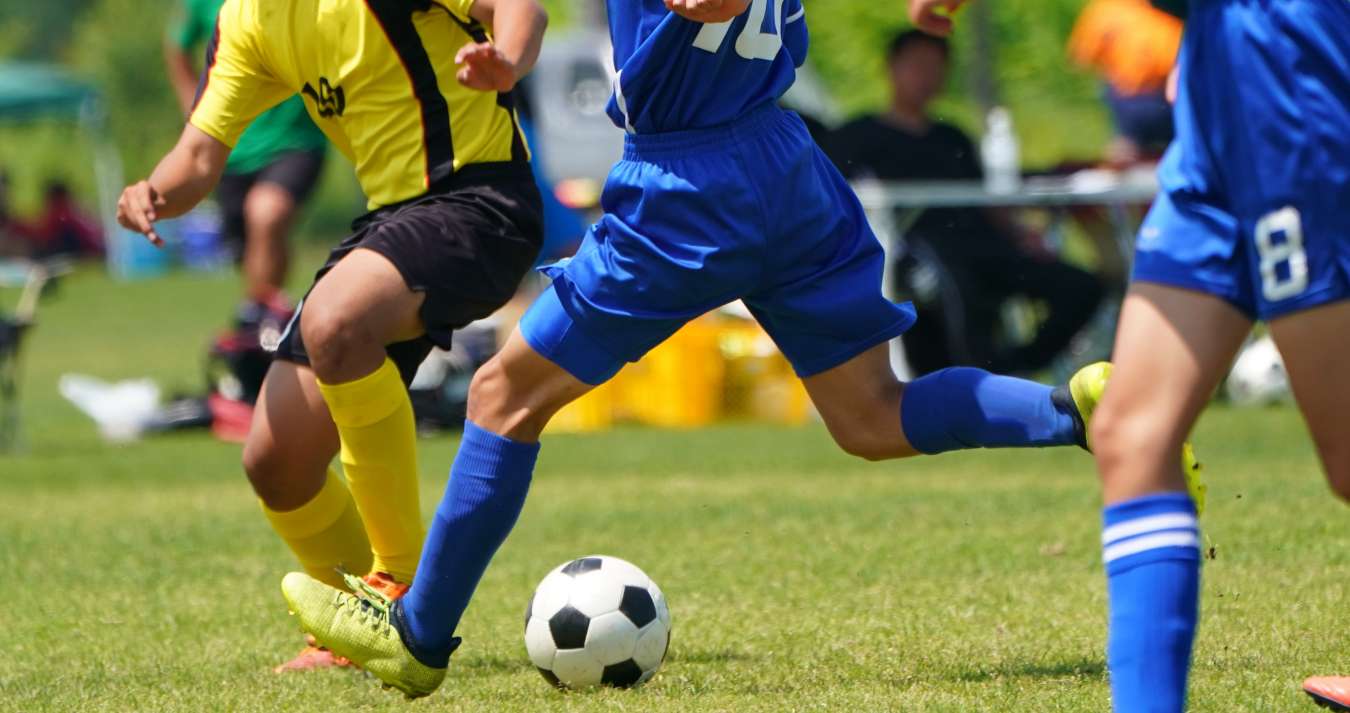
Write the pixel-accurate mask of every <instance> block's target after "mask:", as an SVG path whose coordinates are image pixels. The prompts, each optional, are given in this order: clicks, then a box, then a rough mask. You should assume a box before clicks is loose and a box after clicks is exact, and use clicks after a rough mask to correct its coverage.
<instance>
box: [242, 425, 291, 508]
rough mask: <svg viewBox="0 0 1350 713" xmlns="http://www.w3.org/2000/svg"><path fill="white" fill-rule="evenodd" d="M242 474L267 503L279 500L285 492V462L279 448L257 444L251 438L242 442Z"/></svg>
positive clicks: (270, 503) (259, 496)
mask: <svg viewBox="0 0 1350 713" xmlns="http://www.w3.org/2000/svg"><path fill="white" fill-rule="evenodd" d="M243 465H244V474H245V475H246V476H248V482H249V485H251V486H253V492H254V493H256V494H257V496H258V498H259V499H261V500H262V501H263V503H266V504H268V505H273V504H276V503H278V502H280V501H281V500H282V499H283V498H284V497H285V494H284V492H283V489H284V488H283V484H284V482H285V477H286V476H285V474H286V470H287V467H286V463H285V457H284V456H283V454H282V453H281V452H280V449H278V448H276V447H274V446H264V445H259V444H258V443H257V442H255V441H253V440H251V439H250V440H249V441H248V442H247V443H245V444H244V455H243Z"/></svg>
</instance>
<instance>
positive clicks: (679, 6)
mask: <svg viewBox="0 0 1350 713" xmlns="http://www.w3.org/2000/svg"><path fill="white" fill-rule="evenodd" d="M665 2H666V9H667V10H670V11H671V12H673V13H675V14H676V15H679V16H680V17H683V18H685V19H686V20H693V21H694V22H706V23H714V24H715V23H718V22H726V21H728V20H732V19H735V18H736V17H737V16H739V15H740V14H741V13H743V12H745V9H746V8H748V7H750V0H665Z"/></svg>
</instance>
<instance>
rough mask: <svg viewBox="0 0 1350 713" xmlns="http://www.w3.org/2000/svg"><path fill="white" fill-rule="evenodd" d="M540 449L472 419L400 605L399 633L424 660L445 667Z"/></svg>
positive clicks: (522, 499)
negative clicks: (467, 610)
mask: <svg viewBox="0 0 1350 713" xmlns="http://www.w3.org/2000/svg"><path fill="white" fill-rule="evenodd" d="M538 455H539V444H537V443H528V444H527V443H519V442H516V441H513V440H510V439H509V438H503V437H501V436H498V435H497V434H495V433H491V432H489V431H486V430H483V429H482V428H479V427H478V426H476V425H474V424H473V423H471V422H467V421H466V422H465V424H464V440H463V441H461V442H460V444H459V453H458V454H457V455H456V456H455V463H454V465H453V466H452V467H451V468H450V482H449V483H448V484H447V485H446V486H445V497H444V498H443V499H442V500H441V504H440V505H439V506H438V507H437V508H436V516H435V518H434V519H433V520H432V523H431V530H430V531H429V532H428V533H427V541H426V546H425V547H424V548H423V550H422V561H421V563H420V564H419V565H418V568H417V577H416V578H415V579H414V580H413V584H412V588H411V589H409V590H408V593H407V594H406V595H405V596H404V597H403V599H402V600H400V601H399V603H398V610H399V616H400V619H401V621H400V624H401V626H400V629H401V631H400V633H401V634H403V635H404V643H405V644H407V645H408V647H409V649H410V650H411V651H412V652H413V654H414V655H415V656H416V657H417V658H418V660H420V661H421V662H422V663H424V664H426V665H428V666H433V667H436V668H441V667H444V666H445V665H446V661H447V660H448V659H449V656H450V652H451V651H452V650H453V649H454V646H455V644H456V643H457V642H455V641H454V638H453V637H454V634H455V627H457V626H458V625H459V619H460V617H461V616H462V615H463V614H464V609H465V608H466V607H467V606H468V605H469V597H470V596H472V595H473V590H474V588H475V587H477V586H478V580H479V579H480V578H481V577H482V576H483V571H484V570H486V569H487V566H488V561H489V560H491V559H492V555H493V554H495V553H496V552H497V548H498V547H501V544H502V542H504V541H505V540H506V536H507V534H508V533H510V532H511V528H512V527H513V526H515V524H516V519H517V518H518V517H519V516H520V510H521V508H522V507H523V506H524V505H525V495H526V493H527V492H529V489H530V479H531V477H532V474H533V473H534V463H535V460H536V458H537V457H538ZM409 636H411V639H412V640H411V641H409V640H408V638H409Z"/></svg>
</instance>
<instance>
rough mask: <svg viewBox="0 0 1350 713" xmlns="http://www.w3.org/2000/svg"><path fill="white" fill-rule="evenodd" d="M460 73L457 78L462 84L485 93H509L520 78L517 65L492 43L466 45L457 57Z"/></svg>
mask: <svg viewBox="0 0 1350 713" xmlns="http://www.w3.org/2000/svg"><path fill="white" fill-rule="evenodd" d="M455 64H457V65H459V72H457V73H456V74H455V78H456V79H458V80H459V83H460V84H463V85H464V86H466V87H468V88H470V89H477V90H479V91H484V92H509V91H511V89H512V88H513V87H515V86H516V82H517V81H519V80H520V77H519V76H517V75H516V65H515V64H513V63H512V62H511V61H510V60H508V59H507V58H506V55H504V54H502V51H501V50H499V49H497V47H496V46H495V45H493V44H492V43H491V42H475V43H471V44H467V45H464V46H463V47H461V48H460V50H459V53H458V54H456V55H455Z"/></svg>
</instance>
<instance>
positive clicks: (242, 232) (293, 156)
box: [164, 0, 327, 334]
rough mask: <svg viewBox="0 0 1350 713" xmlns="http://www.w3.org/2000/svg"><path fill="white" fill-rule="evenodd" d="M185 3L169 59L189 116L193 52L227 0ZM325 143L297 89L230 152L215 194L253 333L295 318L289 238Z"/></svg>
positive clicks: (247, 329)
mask: <svg viewBox="0 0 1350 713" xmlns="http://www.w3.org/2000/svg"><path fill="white" fill-rule="evenodd" d="M182 3H183V4H182V6H181V7H180V12H179V16H178V18H177V19H176V20H175V21H174V22H173V23H172V24H171V25H170V27H169V31H168V35H167V37H166V38H165V46H164V60H165V65H166V66H167V69H168V74H169V80H170V81H171V82H172V84H173V89H174V92H175V94H177V96H178V103H179V105H180V106H181V107H182V109H183V113H184V114H185V115H187V114H191V113H192V108H193V106H194V105H195V103H196V97H197V93H198V91H199V77H200V76H203V75H200V73H199V69H198V66H197V63H196V62H195V61H194V57H195V56H197V53H198V52H199V51H201V49H202V47H204V46H206V45H207V41H208V40H209V39H210V38H211V36H212V33H213V32H215V28H216V15H217V14H218V13H219V12H220V6H221V5H223V4H224V0H182ZM210 61H211V60H210V58H209V57H208V59H207V62H208V63H209V62H210ZM316 101H317V99H316ZM326 148H327V139H325V138H324V135H323V133H322V132H320V131H319V129H318V128H317V127H315V126H314V122H313V121H311V120H310V118H309V115H308V114H307V113H306V112H305V105H304V102H303V101H302V100H301V98H300V96H299V95H296V96H292V97H290V98H289V99H287V100H286V101H284V102H282V103H281V104H279V105H277V106H276V107H275V108H273V109H271V110H269V111H267V112H265V113H263V114H262V115H261V116H259V117H258V118H257V120H255V121H254V122H253V123H252V124H251V125H250V126H249V128H248V130H247V131H246V132H244V135H243V137H242V138H241V139H240V140H239V144H238V146H236V147H235V149H234V151H233V152H232V153H231V154H230V158H229V162H228V163H227V164H226V165H225V175H224V176H222V177H221V179H220V184H219V186H218V187H217V188H216V200H217V201H218V202H219V203H220V209H221V214H222V221H223V225H222V229H223V231H224V237H225V239H226V240H227V241H228V242H229V243H230V244H231V247H232V248H233V250H234V251H235V254H236V256H237V258H238V259H239V261H240V265H241V269H242V272H243V277H244V301H243V302H242V304H241V305H240V307H239V312H238V314H237V317H236V322H237V323H236V327H237V329H238V331H239V332H240V333H241V334H243V333H247V334H252V333H254V332H256V331H258V330H259V329H260V325H262V324H264V323H277V322H279V323H282V324H284V323H285V322H286V321H287V320H289V318H290V312H291V303H290V300H289V299H288V298H287V297H286V295H285V292H284V291H283V290H284V288H285V284H286V274H287V270H288V268H289V266H290V249H289V246H288V245H287V238H288V236H289V233H290V231H291V228H292V227H293V226H294V223H295V218H296V215H297V214H298V212H299V211H300V208H301V207H302V206H303V204H304V202H305V200H306V199H307V198H308V197H309V195H310V193H311V192H312V191H313V190H314V187H315V185H316V184H317V183H318V181H319V175H320V173H321V172H322V170H323V162H324V154H325V150H326Z"/></svg>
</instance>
